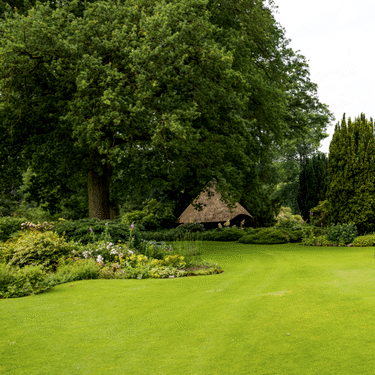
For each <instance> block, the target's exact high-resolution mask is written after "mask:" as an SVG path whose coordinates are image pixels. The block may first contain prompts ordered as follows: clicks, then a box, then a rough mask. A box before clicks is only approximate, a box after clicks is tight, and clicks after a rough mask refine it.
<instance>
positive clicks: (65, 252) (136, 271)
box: [0, 224, 223, 298]
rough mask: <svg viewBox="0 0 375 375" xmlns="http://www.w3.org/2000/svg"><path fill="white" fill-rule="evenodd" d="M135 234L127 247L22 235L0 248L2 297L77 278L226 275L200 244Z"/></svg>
mask: <svg viewBox="0 0 375 375" xmlns="http://www.w3.org/2000/svg"><path fill="white" fill-rule="evenodd" d="M32 225H33V224H32ZM29 227H30V225H29ZM131 232H132V237H131V241H129V242H127V243H120V242H119V243H117V244H114V243H113V242H107V241H105V240H102V241H99V242H95V243H89V244H87V245H82V244H79V243H76V242H66V241H65V238H64V237H60V236H59V235H57V234H56V233H54V232H52V231H49V230H47V231H42V232H41V231H40V230H39V229H38V230H28V231H26V232H24V233H21V235H19V236H18V237H16V238H13V239H10V240H8V241H7V242H6V243H3V244H0V262H1V263H0V298H13V297H23V296H27V295H31V294H39V293H42V292H45V291H46V290H48V289H51V288H53V287H54V286H56V285H59V284H63V283H66V282H72V281H77V280H88V279H147V278H153V279H163V278H177V277H184V276H202V275H212V274H219V273H222V272H223V270H222V269H221V268H220V266H219V265H218V264H217V263H215V262H210V261H207V260H203V259H202V258H201V257H200V251H199V247H198V246H197V243H195V242H189V241H188V242H179V243H178V244H175V245H167V244H165V243H164V242H162V243H156V242H142V241H141V240H139V239H137V233H136V230H135V228H131ZM133 232H134V233H133ZM135 244H136V245H137V246H135ZM131 246H134V247H131Z"/></svg>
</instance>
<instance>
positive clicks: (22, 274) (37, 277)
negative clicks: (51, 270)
mask: <svg viewBox="0 0 375 375" xmlns="http://www.w3.org/2000/svg"><path fill="white" fill-rule="evenodd" d="M51 287H52V284H51V283H50V282H49V281H48V278H47V274H46V272H45V271H44V268H43V266H41V265H39V266H25V267H23V268H19V267H10V266H9V265H5V264H0V297H1V298H12V297H23V296H28V295H30V294H38V293H42V292H44V291H46V290H48V289H50V288H51Z"/></svg>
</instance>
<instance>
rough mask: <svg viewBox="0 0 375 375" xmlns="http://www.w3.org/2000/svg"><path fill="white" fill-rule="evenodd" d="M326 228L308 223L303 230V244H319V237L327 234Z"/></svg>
mask: <svg viewBox="0 0 375 375" xmlns="http://www.w3.org/2000/svg"><path fill="white" fill-rule="evenodd" d="M324 232H325V230H323V229H322V228H321V227H315V226H313V225H306V226H305V227H304V228H303V230H302V245H305V246H315V245H316V244H317V237H320V236H323V235H325V233H324Z"/></svg>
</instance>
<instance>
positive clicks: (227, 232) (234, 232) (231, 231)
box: [201, 227, 253, 241]
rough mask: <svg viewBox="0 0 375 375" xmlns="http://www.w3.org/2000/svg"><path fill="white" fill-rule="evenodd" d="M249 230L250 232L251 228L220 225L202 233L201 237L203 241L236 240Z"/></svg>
mask: <svg viewBox="0 0 375 375" xmlns="http://www.w3.org/2000/svg"><path fill="white" fill-rule="evenodd" d="M249 231H251V232H252V231H253V229H252V228H251V229H248V230H244V229H241V228H237V227H229V228H225V227H222V228H216V229H213V230H210V231H207V232H204V233H202V235H201V239H202V240H204V241H237V240H239V239H240V238H241V237H242V236H243V235H244V234H246V233H249Z"/></svg>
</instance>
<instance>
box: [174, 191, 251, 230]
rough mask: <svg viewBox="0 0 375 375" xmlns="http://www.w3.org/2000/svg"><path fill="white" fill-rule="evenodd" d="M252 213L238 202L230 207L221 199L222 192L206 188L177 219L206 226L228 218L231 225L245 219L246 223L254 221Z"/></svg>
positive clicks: (183, 222)
mask: <svg viewBox="0 0 375 375" xmlns="http://www.w3.org/2000/svg"><path fill="white" fill-rule="evenodd" d="M194 205H199V206H201V207H202V208H203V209H202V210H199V209H198V208H195V207H194ZM252 218H253V217H252V216H251V215H250V213H249V212H248V211H247V210H246V209H245V208H244V207H242V206H241V205H240V204H239V203H236V206H235V208H232V209H230V208H228V206H227V205H226V203H225V202H223V201H222V200H221V194H220V193H219V192H217V191H216V190H215V188H212V187H210V188H206V189H205V190H204V191H202V193H201V194H200V195H199V196H198V197H197V198H195V200H194V202H193V204H191V205H189V206H188V208H186V210H185V211H184V212H183V213H182V214H181V216H180V217H179V218H178V219H177V222H178V223H180V224H185V223H196V222H200V223H202V224H204V225H205V226H206V227H213V226H216V227H217V225H218V223H225V222H227V221H228V220H229V221H230V225H239V224H240V222H241V221H242V220H244V219H245V224H249V223H250V222H251V221H252Z"/></svg>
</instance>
